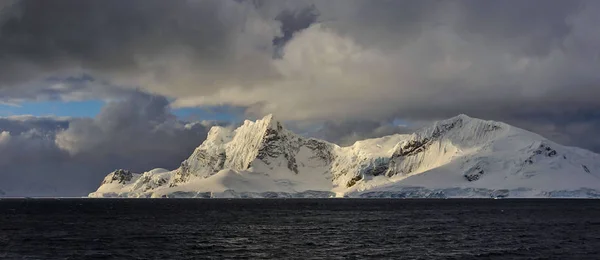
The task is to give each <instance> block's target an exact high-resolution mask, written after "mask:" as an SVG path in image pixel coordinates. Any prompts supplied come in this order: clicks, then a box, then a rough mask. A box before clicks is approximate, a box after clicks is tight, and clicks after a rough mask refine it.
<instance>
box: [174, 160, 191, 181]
mask: <svg viewBox="0 0 600 260" xmlns="http://www.w3.org/2000/svg"><path fill="white" fill-rule="evenodd" d="M190 175H191V172H190V165H189V164H188V162H187V161H183V162H182V163H181V166H180V167H179V169H177V170H176V171H175V176H174V178H173V181H172V182H171V184H170V185H169V187H175V186H177V184H178V183H183V182H186V181H187V180H189V178H190Z"/></svg>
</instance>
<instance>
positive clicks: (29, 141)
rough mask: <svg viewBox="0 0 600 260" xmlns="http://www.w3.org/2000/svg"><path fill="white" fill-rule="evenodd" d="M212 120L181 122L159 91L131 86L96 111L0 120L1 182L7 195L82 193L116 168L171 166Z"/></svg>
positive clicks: (192, 146)
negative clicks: (93, 114)
mask: <svg viewBox="0 0 600 260" xmlns="http://www.w3.org/2000/svg"><path fill="white" fill-rule="evenodd" d="M214 124H217V122H195V123H186V122H181V121H179V120H178V119H177V118H175V116H174V115H172V114H171V112H170V110H169V107H168V102H167V100H166V99H165V98H164V97H160V96H153V95H148V94H144V93H136V94H134V95H132V96H130V97H129V98H126V99H124V100H121V101H115V102H111V103H109V104H107V105H106V106H105V107H104V108H103V109H102V111H101V113H100V114H99V115H98V116H96V117H95V118H89V119H88V118H68V119H67V118H65V119H60V118H50V117H46V118H39V117H31V116H18V117H9V118H1V119H0V133H1V134H0V153H1V154H2V156H1V157H0V169H2V170H0V179H1V180H2V182H0V189H2V190H4V191H5V192H6V193H7V194H8V195H10V196H82V195H85V194H86V193H88V192H90V191H93V190H94V189H96V188H97V186H98V185H99V183H100V182H101V180H102V179H103V178H104V176H105V175H106V174H107V173H108V172H110V171H112V170H114V169H117V168H126V169H131V170H133V171H136V172H142V171H146V170H150V169H153V168H156V167H162V168H176V167H177V166H178V165H179V163H181V161H183V160H184V159H185V158H186V157H187V156H189V154H190V153H191V152H192V151H193V150H194V149H195V147H197V146H198V145H199V144H200V143H201V142H202V141H203V140H204V138H205V137H206V133H207V131H208V129H209V128H210V126H212V125H214Z"/></svg>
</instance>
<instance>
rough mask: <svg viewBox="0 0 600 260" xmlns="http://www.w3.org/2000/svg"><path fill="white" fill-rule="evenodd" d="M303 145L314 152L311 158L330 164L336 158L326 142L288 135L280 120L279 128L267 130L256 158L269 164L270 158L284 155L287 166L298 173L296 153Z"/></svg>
mask: <svg viewBox="0 0 600 260" xmlns="http://www.w3.org/2000/svg"><path fill="white" fill-rule="evenodd" d="M302 146H304V147H306V148H308V149H310V150H312V151H313V152H314V156H312V157H311V159H319V160H322V161H323V162H324V163H325V164H329V163H331V162H332V161H333V160H334V159H335V156H334V154H333V151H332V150H331V147H330V146H329V145H328V144H327V143H326V142H323V141H319V140H316V139H302V138H296V137H293V136H292V135H287V134H285V133H284V132H283V127H282V126H281V123H279V122H277V129H273V128H268V129H267V130H266V131H265V135H264V137H263V141H262V143H261V145H260V147H259V149H258V155H257V156H256V158H257V159H259V160H261V161H263V162H264V163H265V164H267V165H269V164H270V162H269V160H268V158H278V157H280V156H283V157H284V158H285V160H286V162H287V168H288V169H290V170H291V171H293V172H294V173H296V174H298V163H297V162H296V155H297V154H298V152H299V151H300V148H301V147H302Z"/></svg>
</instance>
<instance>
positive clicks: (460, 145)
mask: <svg viewBox="0 0 600 260" xmlns="http://www.w3.org/2000/svg"><path fill="white" fill-rule="evenodd" d="M89 197H95V198H105V197H127V198H330V197H356V198H597V197H600V155H598V154H595V153H593V152H590V151H587V150H584V149H580V148H576V147H568V146H563V145H560V144H557V143H555V142H552V141H550V140H548V139H546V138H544V137H542V136H540V135H538V134H535V133H532V132H529V131H526V130H523V129H520V128H517V127H514V126H511V125H508V124H505V123H502V122H495V121H487V120H482V119H477V118H471V117H469V116H467V115H458V116H456V117H453V118H449V119H446V120H441V121H437V122H435V123H433V124H432V125H431V126H429V127H425V128H423V129H420V130H418V131H416V132H415V133H413V134H396V135H390V136H385V137H381V138H374V139H367V140H362V141H357V142H356V143H354V144H353V145H350V146H345V147H341V146H338V145H336V144H333V143H329V142H326V141H323V140H319V139H315V138H307V137H303V136H300V135H297V134H295V133H293V132H291V131H289V130H287V129H285V128H284V127H283V125H282V123H281V122H279V121H278V120H276V119H275V118H274V117H273V115H268V116H265V117H264V118H262V119H259V120H256V121H249V120H246V121H244V123H243V124H242V125H241V126H240V127H238V128H237V129H230V128H227V127H218V126H216V127H213V128H211V129H210V131H209V132H208V135H207V138H206V140H205V141H204V142H203V143H202V144H200V146H198V147H197V148H196V149H195V150H194V152H193V153H192V154H191V155H190V157H189V158H187V159H186V160H184V161H183V162H182V163H181V165H180V167H178V168H177V169H174V170H167V169H160V168H158V169H153V170H150V171H147V172H143V173H133V172H131V171H128V170H123V169H119V170H116V171H114V172H111V173H109V174H108V175H107V176H106V177H105V178H104V180H103V182H102V183H101V185H100V187H99V188H98V189H97V190H96V191H95V192H92V193H90V194H89Z"/></svg>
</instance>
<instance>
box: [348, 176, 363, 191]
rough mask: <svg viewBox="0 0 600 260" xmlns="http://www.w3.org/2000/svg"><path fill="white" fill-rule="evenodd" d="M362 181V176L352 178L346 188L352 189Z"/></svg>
mask: <svg viewBox="0 0 600 260" xmlns="http://www.w3.org/2000/svg"><path fill="white" fill-rule="evenodd" d="M362 179H363V177H362V176H361V175H358V176H355V177H354V178H352V179H351V180H349V181H348V183H346V187H348V188H350V187H352V186H354V184H356V183H357V182H359V181H360V180H362Z"/></svg>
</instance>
